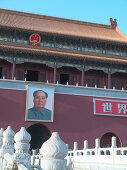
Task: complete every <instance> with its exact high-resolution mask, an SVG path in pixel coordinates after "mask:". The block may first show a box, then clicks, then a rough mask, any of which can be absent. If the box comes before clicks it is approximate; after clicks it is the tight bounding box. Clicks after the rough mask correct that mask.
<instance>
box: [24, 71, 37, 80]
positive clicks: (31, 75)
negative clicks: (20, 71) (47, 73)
mask: <svg viewBox="0 0 127 170" xmlns="http://www.w3.org/2000/svg"><path fill="white" fill-rule="evenodd" d="M38 75H39V73H38V71H32V70H27V71H26V72H25V78H26V80H27V81H38Z"/></svg>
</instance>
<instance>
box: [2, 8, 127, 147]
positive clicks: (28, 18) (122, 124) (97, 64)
mask: <svg viewBox="0 0 127 170" xmlns="http://www.w3.org/2000/svg"><path fill="white" fill-rule="evenodd" d="M30 88H31V89H32V90H33V91H34V89H45V90H47V89H48V90H49V89H50V90H52V89H53V90H52V92H51V93H52V94H49V97H50V98H51V95H52V107H51V106H48V107H49V108H51V110H52V121H45V120H44V121H43V120H34V119H33V120H32V119H31V120H29V119H27V118H26V114H27V113H26V112H27V109H28V108H29V100H30V96H29V94H30V91H29V90H28V89H30ZM126 90H127V37H126V36H125V35H123V34H122V33H121V32H120V31H119V29H118V28H117V22H116V20H115V19H112V18H110V24H109V25H103V24H96V23H89V22H82V21H75V20H69V19H62V18H55V17H49V16H43V15H36V14H30V13H23V12H16V11H10V10H4V9H0V108H1V109H0V110H1V112H0V127H1V128H4V129H6V128H7V126H8V125H10V126H11V127H12V128H13V129H14V130H15V131H18V130H19V129H20V127H21V126H24V127H25V128H26V129H27V131H28V132H29V133H30V134H31V136H32V140H31V148H33V149H36V148H40V146H41V144H42V143H43V142H44V141H45V140H47V139H48V138H49V137H50V135H51V133H52V132H54V131H57V132H59V133H60V136H61V137H62V139H63V140H64V141H65V142H66V143H68V144H69V146H70V148H72V147H73V142H74V141H77V142H78V143H79V145H80V146H79V147H83V141H84V140H86V139H87V140H88V141H89V146H94V139H95V138H100V139H101V146H102V147H108V146H110V145H111V143H110V140H111V137H112V136H116V138H117V145H118V146H127V135H126V132H127V91H126ZM31 93H32V92H31ZM31 98H32V97H31ZM31 100H33V99H31ZM31 102H32V101H31Z"/></svg>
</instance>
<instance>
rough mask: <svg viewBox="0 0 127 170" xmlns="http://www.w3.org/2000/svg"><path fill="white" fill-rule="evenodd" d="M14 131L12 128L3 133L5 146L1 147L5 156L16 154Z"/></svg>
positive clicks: (9, 127)
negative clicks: (6, 154)
mask: <svg viewBox="0 0 127 170" xmlns="http://www.w3.org/2000/svg"><path fill="white" fill-rule="evenodd" d="M14 135H15V133H14V131H13V130H12V128H11V126H8V128H7V129H6V130H5V131H4V132H3V145H2V147H1V153H2V155H3V156H4V154H5V153H9V154H11V155H12V154H13V153H14V145H13V143H14Z"/></svg>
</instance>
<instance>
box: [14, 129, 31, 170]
mask: <svg viewBox="0 0 127 170" xmlns="http://www.w3.org/2000/svg"><path fill="white" fill-rule="evenodd" d="M14 140H15V142H16V143H15V144H14V147H15V154H14V158H15V160H16V163H21V164H23V165H24V166H25V167H26V168H28V169H31V156H30V154H29V153H28V151H29V149H30V144H29V142H30V140H31V136H30V134H29V133H28V132H27V131H26V129H25V128H24V127H22V128H21V129H20V131H19V132H17V133H16V135H15V137H14Z"/></svg>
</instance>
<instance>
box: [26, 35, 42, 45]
mask: <svg viewBox="0 0 127 170" xmlns="http://www.w3.org/2000/svg"><path fill="white" fill-rule="evenodd" d="M29 40H30V45H35V46H38V45H39V43H40V41H41V37H40V35H39V34H36V33H34V34H32V35H30V38H29Z"/></svg>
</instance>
